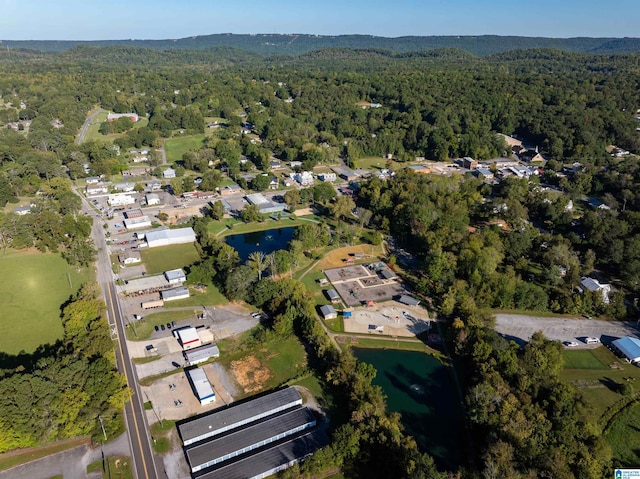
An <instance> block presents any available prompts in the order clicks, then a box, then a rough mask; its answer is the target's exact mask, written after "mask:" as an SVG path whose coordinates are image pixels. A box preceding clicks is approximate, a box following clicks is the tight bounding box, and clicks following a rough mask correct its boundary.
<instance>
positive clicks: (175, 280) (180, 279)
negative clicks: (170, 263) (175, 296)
mask: <svg viewBox="0 0 640 479" xmlns="http://www.w3.org/2000/svg"><path fill="white" fill-rule="evenodd" d="M164 277H165V278H167V281H168V282H169V284H171V285H181V284H182V283H184V282H185V281H186V280H187V276H186V275H185V274H184V271H182V270H181V269H172V270H169V271H165V272H164Z"/></svg>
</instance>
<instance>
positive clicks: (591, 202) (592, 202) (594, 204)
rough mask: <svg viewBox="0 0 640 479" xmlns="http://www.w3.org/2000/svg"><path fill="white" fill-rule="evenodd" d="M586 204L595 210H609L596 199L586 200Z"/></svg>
mask: <svg viewBox="0 0 640 479" xmlns="http://www.w3.org/2000/svg"><path fill="white" fill-rule="evenodd" d="M585 201H586V203H587V204H588V205H589V206H591V208H595V209H597V210H610V209H611V208H610V207H609V206H608V205H606V204H604V203H603V202H602V201H600V200H599V199H597V198H587V199H586V200H585Z"/></svg>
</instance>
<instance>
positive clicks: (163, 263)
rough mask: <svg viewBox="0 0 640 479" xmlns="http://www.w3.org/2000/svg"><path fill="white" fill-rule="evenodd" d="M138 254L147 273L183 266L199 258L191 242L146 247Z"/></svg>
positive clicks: (157, 272)
mask: <svg viewBox="0 0 640 479" xmlns="http://www.w3.org/2000/svg"><path fill="white" fill-rule="evenodd" d="M140 255H141V256H142V262H143V263H144V264H145V267H146V269H147V274H160V273H164V272H165V271H169V270H170V269H177V268H183V267H185V266H189V265H190V264H193V263H195V262H196V261H198V260H199V259H200V257H199V256H198V252H197V251H196V247H195V245H193V244H192V243H189V244H177V245H171V246H160V247H159V248H147V249H143V250H141V251H140Z"/></svg>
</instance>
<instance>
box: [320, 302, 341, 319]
mask: <svg viewBox="0 0 640 479" xmlns="http://www.w3.org/2000/svg"><path fill="white" fill-rule="evenodd" d="M320 314H322V317H323V318H324V319H335V318H337V317H338V313H337V312H336V310H335V308H334V307H333V306H331V305H330V304H325V305H324V306H320Z"/></svg>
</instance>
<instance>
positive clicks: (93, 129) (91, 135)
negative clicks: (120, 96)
mask: <svg viewBox="0 0 640 479" xmlns="http://www.w3.org/2000/svg"><path fill="white" fill-rule="evenodd" d="M107 114H108V113H107V112H106V111H103V112H102V113H100V114H99V115H98V116H96V117H95V118H94V119H93V121H92V122H91V124H90V125H89V128H87V134H86V135H85V136H84V141H85V142H87V141H91V140H103V141H105V140H108V141H113V140H115V139H116V138H120V137H121V136H124V135H126V134H127V132H123V133H115V134H113V135H103V134H102V133H100V132H99V131H98V130H100V126H101V125H102V124H103V123H104V122H105V121H107ZM148 124H149V119H148V118H145V117H140V119H139V120H138V121H137V122H136V123H134V124H133V128H142V127H143V126H147V125H148Z"/></svg>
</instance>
